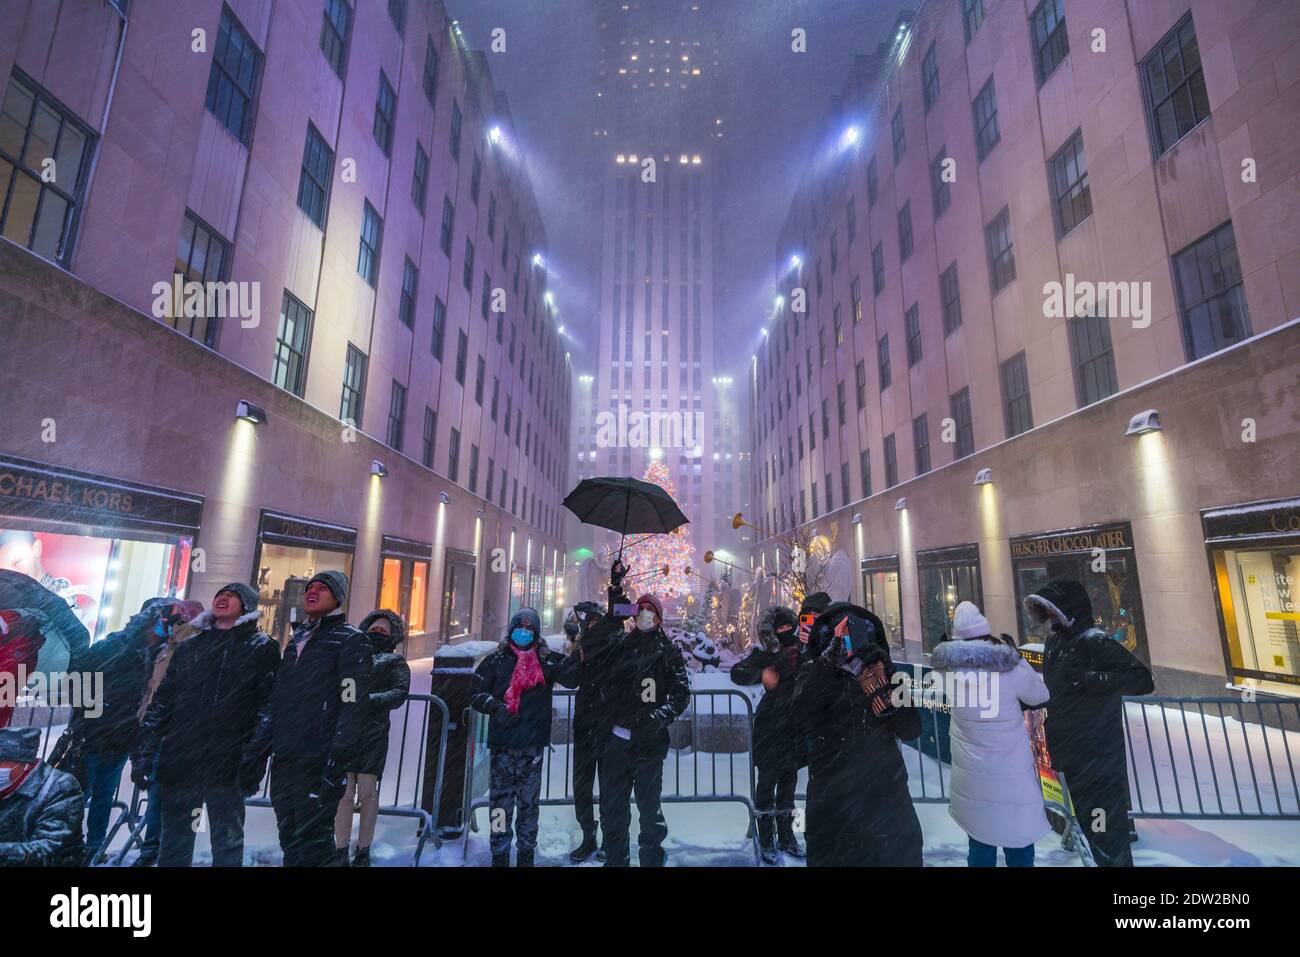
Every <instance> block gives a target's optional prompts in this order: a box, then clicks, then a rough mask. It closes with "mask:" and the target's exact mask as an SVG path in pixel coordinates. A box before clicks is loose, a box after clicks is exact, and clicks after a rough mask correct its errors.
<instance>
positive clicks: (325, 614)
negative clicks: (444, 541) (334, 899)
mask: <svg viewBox="0 0 1300 957" xmlns="http://www.w3.org/2000/svg"><path fill="white" fill-rule="evenodd" d="M347 595H348V579H347V576H346V575H344V574H343V572H341V571H333V570H331V571H324V572H317V573H316V575H315V576H313V577H312V579H311V580H310V581H308V582H307V590H306V593H305V594H304V595H303V611H304V612H306V620H304V621H300V622H295V623H294V627H293V634H292V636H291V637H290V638H289V643H288V645H286V646H285V649H284V656H283V657H282V658H281V659H280V666H279V668H277V669H276V672H275V685H274V687H273V688H272V691H271V719H270V721H269V722H268V724H267V732H266V735H265V737H264V738H259V747H257V748H255V749H254V754H255V755H257V757H258V759H259V760H261V759H263V758H264V755H265V754H266V753H268V752H269V753H271V754H273V755H274V757H273V759H272V761H271V806H272V807H273V808H274V809H275V823H276V828H277V830H278V831H279V836H280V849H281V851H283V853H284V866H285V867H328V866H338V865H339V864H341V863H342V861H341V860H339V858H338V856H337V855H336V854H335V853H334V815H335V814H336V813H337V811H338V806H339V799H340V798H342V797H343V791H344V788H345V785H346V780H347V773H346V772H347V768H348V765H350V764H351V763H352V762H353V761H355V760H356V756H357V753H358V751H359V749H360V743H361V728H362V723H363V721H364V714H363V711H362V705H361V698H362V696H363V695H364V694H365V691H366V689H367V688H368V687H370V663H371V656H372V654H373V652H372V650H371V647H370V642H369V641H368V640H367V639H366V637H365V635H363V634H362V633H361V632H360V631H358V630H357V629H356V628H353V627H352V626H351V625H349V624H348V622H347V616H346V615H345V614H344V612H343V607H342V606H343V603H344V602H345V601H347Z"/></svg>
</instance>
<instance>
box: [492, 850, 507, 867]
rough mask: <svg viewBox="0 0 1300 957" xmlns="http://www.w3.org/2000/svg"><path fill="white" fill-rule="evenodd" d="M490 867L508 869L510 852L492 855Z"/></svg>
mask: <svg viewBox="0 0 1300 957" xmlns="http://www.w3.org/2000/svg"><path fill="white" fill-rule="evenodd" d="M492 866H493V867H509V866H510V852H509V851H505V852H504V853H502V854H493V855H492Z"/></svg>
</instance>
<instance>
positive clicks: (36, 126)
mask: <svg viewBox="0 0 1300 957" xmlns="http://www.w3.org/2000/svg"><path fill="white" fill-rule="evenodd" d="M94 144H95V137H94V135H93V134H92V133H91V132H90V130H89V128H88V127H86V126H84V125H83V124H82V123H81V122H80V121H79V120H78V119H77V118H76V117H74V116H73V115H72V114H71V113H69V112H67V111H66V110H64V109H63V107H61V106H59V105H58V104H57V103H55V102H54V101H53V100H52V99H51V98H50V97H49V96H48V95H46V93H45V92H44V91H43V90H41V89H40V87H38V86H37V85H36V84H35V83H32V82H31V81H29V80H28V79H27V77H26V76H24V75H22V74H20V73H19V72H17V71H16V70H15V71H14V72H13V73H12V74H10V77H9V89H8V91H7V92H6V93H5V99H4V106H3V109H2V110H0V234H2V235H3V236H4V237H5V238H6V239H8V240H11V241H12V242H15V243H17V244H18V245H20V246H23V247H25V248H27V249H30V250H31V251H32V252H34V253H36V254H37V255H38V256H44V257H45V258H46V259H49V260H51V261H52V262H57V263H60V264H62V265H65V266H66V265H67V262H68V258H69V254H70V253H71V252H72V241H73V236H74V235H75V232H76V222H77V218H78V213H79V212H80V206H81V203H82V201H83V199H84V196H83V193H84V190H85V184H86V174H87V170H88V169H89V168H90V157H91V154H92V153H93V151H94ZM47 159H53V160H54V164H55V169H56V170H57V173H58V175H57V177H54V178H52V181H50V182H47V181H46V180H47V177H46V175H45V166H46V160H47ZM182 236H183V234H182ZM182 245H183V239H182ZM200 271H205V270H203V269H202V267H200Z"/></svg>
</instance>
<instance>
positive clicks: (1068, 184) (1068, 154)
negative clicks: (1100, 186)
mask: <svg viewBox="0 0 1300 957" xmlns="http://www.w3.org/2000/svg"><path fill="white" fill-rule="evenodd" d="M1047 177H1048V180H1049V183H1048V185H1049V186H1050V188H1051V191H1052V212H1053V213H1054V214H1055V219H1056V237H1057V239H1060V238H1061V237H1062V236H1064V235H1065V234H1066V233H1068V232H1069V231H1070V230H1072V229H1073V228H1074V227H1075V226H1078V225H1079V224H1080V223H1081V222H1083V221H1084V220H1085V219H1087V218H1088V217H1089V216H1091V215H1092V191H1091V190H1089V189H1088V166H1087V163H1086V162H1085V161H1084V158H1083V134H1082V132H1080V131H1078V130H1076V131H1075V133H1074V135H1073V136H1071V137H1070V138H1069V139H1068V140H1066V141H1065V145H1064V146H1062V147H1061V148H1060V149H1059V150H1057V152H1056V155H1055V156H1053V157H1052V158H1051V159H1050V160H1048V161H1047Z"/></svg>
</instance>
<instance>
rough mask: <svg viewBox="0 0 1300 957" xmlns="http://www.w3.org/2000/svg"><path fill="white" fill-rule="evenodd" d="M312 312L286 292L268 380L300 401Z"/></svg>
mask: <svg viewBox="0 0 1300 957" xmlns="http://www.w3.org/2000/svg"><path fill="white" fill-rule="evenodd" d="M311 325H312V312H311V310H310V309H308V308H307V307H306V306H305V305H303V304H302V303H301V302H299V301H298V299H296V298H295V297H294V296H292V295H291V294H290V293H289V291H288V290H287V289H286V290H285V292H284V298H283V300H281V303H280V325H279V327H278V329H277V330H276V334H275V355H274V357H273V358H272V361H271V381H272V382H274V383H275V384H276V385H278V386H279V387H280V388H281V389H284V390H285V391H286V392H292V393H293V394H294V395H296V396H298V397H299V398H302V394H303V392H304V390H305V389H306V386H307V355H308V352H309V350H310V348H311Z"/></svg>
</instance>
